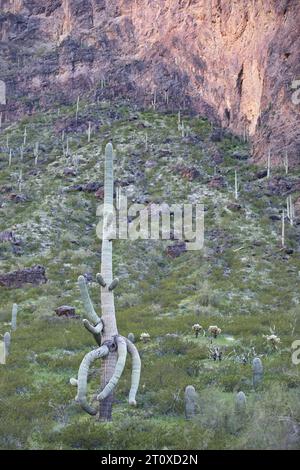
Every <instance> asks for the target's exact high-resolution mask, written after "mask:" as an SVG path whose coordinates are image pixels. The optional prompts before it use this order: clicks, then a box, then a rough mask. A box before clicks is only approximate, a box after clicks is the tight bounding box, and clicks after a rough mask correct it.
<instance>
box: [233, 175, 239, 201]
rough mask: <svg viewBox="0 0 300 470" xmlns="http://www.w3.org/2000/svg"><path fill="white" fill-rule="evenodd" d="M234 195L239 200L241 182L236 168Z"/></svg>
mask: <svg viewBox="0 0 300 470" xmlns="http://www.w3.org/2000/svg"><path fill="white" fill-rule="evenodd" d="M234 197H235V199H236V200H237V199H238V198H239V184H238V174H237V170H234Z"/></svg>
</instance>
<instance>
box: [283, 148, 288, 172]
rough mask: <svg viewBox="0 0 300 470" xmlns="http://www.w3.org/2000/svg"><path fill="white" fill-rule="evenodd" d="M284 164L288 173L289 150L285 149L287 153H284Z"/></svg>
mask: <svg viewBox="0 0 300 470" xmlns="http://www.w3.org/2000/svg"><path fill="white" fill-rule="evenodd" d="M283 165H284V169H285V174H286V175H287V174H288V172H289V157H288V153H287V150H286V151H285V154H284V159H283Z"/></svg>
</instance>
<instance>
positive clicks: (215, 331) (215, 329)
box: [208, 325, 222, 338]
mask: <svg viewBox="0 0 300 470" xmlns="http://www.w3.org/2000/svg"><path fill="white" fill-rule="evenodd" d="M208 332H209V333H210V334H211V336H212V337H213V338H217V337H218V336H219V334H221V332H222V330H221V328H219V327H218V326H217V325H211V326H210V327H209V328H208Z"/></svg>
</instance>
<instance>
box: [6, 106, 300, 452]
mask: <svg viewBox="0 0 300 470" xmlns="http://www.w3.org/2000/svg"><path fill="white" fill-rule="evenodd" d="M89 121H91V123H92V129H93V131H92V136H91V142H90V143H88V139H87V128H88V122H89ZM183 121H184V123H185V125H186V126H188V127H189V129H190V130H189V135H187V136H186V137H182V135H181V132H179V131H178V128H177V114H160V113H156V112H153V111H145V112H138V111H136V110H132V109H131V108H129V107H126V106H124V105H123V104H119V105H118V104H117V103H115V104H114V105H113V108H111V107H110V106H109V105H108V103H105V102H103V103H94V104H92V105H91V104H89V103H85V104H83V103H82V102H81V104H80V112H79V118H78V122H77V123H76V120H75V106H73V107H69V108H68V107H65V108H61V109H60V112H59V115H58V113H52V112H51V113H50V112H48V113H44V114H38V115H34V116H30V117H27V118H26V119H23V121H20V122H18V123H17V124H13V125H11V126H10V127H8V128H7V129H5V130H4V131H3V132H2V134H1V135H0V232H2V231H6V230H8V231H12V232H13V233H14V234H15V236H16V237H17V238H19V239H20V240H21V243H20V244H19V245H17V246H15V245H13V244H12V243H10V242H2V243H1V242H0V273H5V272H9V271H13V270H16V269H19V268H22V267H29V266H33V265H36V264H40V265H43V266H44V267H45V269H46V276H47V278H48V282H47V283H46V284H43V285H40V286H33V285H30V284H27V285H24V286H23V287H22V288H18V289H14V288H10V289H9V288H4V287H0V298H1V302H0V335H3V334H4V333H5V332H6V331H8V330H9V329H10V326H9V325H8V322H9V321H10V315H11V308H12V304H13V303H17V304H18V305H19V312H18V328H17V330H16V331H15V332H13V333H12V343H11V352H10V356H9V357H8V360H7V364H6V365H0V423H1V424H0V448H2V449H24V448H25V449H41V448H42V449H238V448H242V449H244V448H268V449H272V448H296V447H299V445H300V444H299V439H300V431H299V435H297V432H296V431H295V426H297V422H298V423H299V421H300V369H299V366H296V365H294V364H293V363H292V360H291V344H292V342H293V341H294V340H295V339H300V328H299V309H300V307H299V301H300V293H299V279H300V278H299V273H300V256H299V226H298V225H294V226H293V227H292V226H290V225H289V224H288V222H286V247H287V249H281V245H280V237H281V220H280V216H281V211H282V209H284V208H285V207H286V206H285V204H286V196H285V195H283V194H277V193H274V194H271V193H270V191H269V187H268V184H269V182H268V180H267V179H266V178H263V179H258V178H255V173H256V172H257V168H256V167H255V166H254V165H253V164H252V163H251V162H250V161H249V159H244V155H247V152H248V148H247V144H245V143H243V142H241V141H240V140H238V139H237V138H236V137H232V136H231V135H229V134H227V133H226V134H224V135H223V136H221V138H220V141H217V142H214V141H213V140H212V138H211V134H212V132H213V128H212V126H211V124H210V123H209V122H208V121H207V120H205V119H201V118H200V117H192V118H191V117H189V116H185V115H184V116H183ZM25 126H26V131H27V138H26V145H25V147H24V154H23V160H21V158H20V150H19V149H20V147H21V146H22V143H23V140H24V128H25ZM62 130H64V131H65V136H64V148H65V149H66V139H67V137H68V139H69V150H70V155H63V142H62ZM146 133H147V136H148V144H147V146H148V148H146V144H145V142H146ZM7 141H8V147H9V148H11V149H12V161H11V166H9V151H8V149H7V148H6V147H7ZM108 141H112V142H113V144H114V147H115V149H116V152H117V159H116V163H115V168H116V170H115V177H116V179H118V180H119V181H123V182H125V184H126V186H124V191H126V193H127V194H128V197H129V201H133V202H141V203H144V202H145V201H148V202H156V203H160V202H166V203H169V204H172V203H175V202H177V203H182V202H198V203H204V206H205V245H204V248H203V250H201V251H186V252H184V253H182V254H181V255H180V256H178V257H175V258H173V257H171V256H167V253H166V248H167V246H169V245H172V244H173V243H174V242H172V241H154V240H138V241H130V240H120V241H118V240H116V241H115V242H114V248H113V250H114V255H113V263H114V267H115V273H114V274H115V275H116V276H118V277H119V279H120V284H119V286H118V287H117V289H116V294H115V302H116V312H117V320H118V328H119V331H120V333H121V334H122V335H124V336H127V334H128V333H129V332H133V333H134V335H135V337H136V338H137V340H138V339H139V336H140V334H141V333H142V332H148V333H149V334H150V336H151V340H150V341H149V342H147V343H143V342H142V341H138V344H137V346H138V349H139V352H140V354H141V359H142V376H141V384H140V390H139V393H138V395H137V401H138V406H137V407H136V408H134V409H132V408H130V407H129V405H128V403H127V401H126V396H127V395H128V391H129V387H130V364H128V365H127V366H126V373H125V375H124V376H123V377H122V379H121V380H120V382H119V385H118V389H117V392H116V403H115V405H114V416H113V423H106V424H105V425H104V424H103V423H99V422H97V421H96V420H95V419H93V418H91V417H90V416H87V415H86V414H85V413H84V412H82V411H81V409H80V407H79V406H78V405H77V404H76V403H75V401H74V395H75V393H74V388H72V386H70V385H69V378H70V377H73V376H74V375H76V374H77V370H78V366H79V364H80V361H81V359H82V358H83V356H84V354H85V353H86V352H87V351H89V350H90V349H91V346H92V345H93V343H92V340H91V337H90V335H89V334H88V332H86V330H85V329H84V328H83V326H82V324H81V321H79V319H77V318H75V319H74V318H69V319H64V318H58V317H57V316H56V314H55V312H54V309H55V308H57V307H58V306H60V305H72V306H74V307H75V308H76V313H77V314H78V318H80V315H83V314H84V311H83V306H82V304H81V301H80V295H79V290H78V287H77V277H78V275H80V274H88V275H90V276H91V279H93V281H92V282H91V283H90V286H89V289H90V292H91V295H92V296H93V301H94V305H95V308H98V309H100V305H99V300H100V295H99V286H98V285H97V283H96V282H95V275H96V273H97V272H98V271H99V267H100V248H101V242H100V240H99V239H98V238H97V236H96V231H95V228H96V225H97V223H98V218H97V217H96V208H97V205H98V204H99V203H101V202H102V200H101V199H99V198H98V199H97V197H96V195H95V192H88V191H86V190H81V191H79V190H75V189H76V188H74V187H75V186H76V185H85V184H87V183H90V182H100V183H101V182H103V171H104V165H103V162H104V147H105V145H106V143H107V142H108ZM36 142H39V157H38V161H37V165H35V161H34V160H35V156H34V152H33V150H34V146H35V144H36ZM216 155H218V157H219V163H218V164H216V163H215V162H214V159H215V156H216ZM237 155H241V156H242V158H238V157H237ZM65 169H68V170H71V171H64V170H65ZM191 169H196V170H198V174H197V175H196V173H195V175H196V176H195V177H192V178H189V176H187V175H189V173H188V170H191ZM235 169H237V170H238V177H239V184H240V189H239V199H238V201H235V200H234V170H235ZM20 170H22V182H21V188H19V183H18V179H20ZM214 175H217V176H220V177H222V178H223V181H224V184H223V186H222V185H220V186H217V185H216V186H214V185H213V184H210V182H211V180H212V178H213V177H214ZM273 175H282V176H284V169H283V168H278V169H276V170H275V169H274V170H272V177H273ZM287 178H288V179H289V180H290V181H291V182H293V181H294V180H295V179H296V178H299V172H298V173H297V172H296V171H295V170H291V174H290V175H288V177H287ZM71 187H73V190H72V188H71ZM77 189H78V188H77ZM20 193H21V195H22V196H24V197H22V198H21V200H20V201H19V202H17V201H16V198H13V197H11V195H12V194H20ZM296 196H299V194H298V193H294V194H293V198H294V199H295V198H296ZM234 202H237V203H238V204H239V205H240V206H241V207H236V206H235V205H234V204H233V203H234ZM270 216H275V217H272V218H271V217H270ZM116 269H118V270H116ZM194 323H200V324H201V326H202V327H203V328H204V329H205V330H207V329H208V327H209V326H210V325H218V326H219V327H220V328H221V329H222V333H221V335H220V336H219V337H218V338H217V339H213V340H212V341H213V343H212V344H211V339H210V338H209V337H208V336H202V335H199V337H198V338H195V335H194V333H193V331H192V326H193V324H194ZM270 330H273V331H274V330H275V332H276V335H278V336H279V337H280V340H281V342H280V344H279V346H278V348H277V349H275V348H272V347H271V346H270V344H268V342H267V341H266V338H264V336H265V335H270ZM0 338H1V336H0ZM1 339H2V338H1ZM213 345H216V346H219V347H220V348H221V349H222V351H223V359H222V361H216V362H215V361H213V360H212V359H211V354H210V351H209V348H211V347H212V346H213ZM255 356H259V357H260V358H261V359H262V362H263V365H264V380H263V383H262V385H261V387H260V388H259V389H257V390H254V389H253V385H252V365H251V363H252V359H253V358H254V357H255ZM243 357H245V358H246V359H245V361H244V362H245V363H243V361H242V360H241V358H243ZM99 367H100V363H99ZM187 385H193V386H194V387H195V389H196V390H197V392H198V393H199V412H198V414H197V416H195V418H194V419H192V420H190V421H186V420H185V419H184V389H185V387H186V386H187ZM98 386H99V369H97V368H96V367H94V368H93V369H92V371H91V380H90V383H89V390H90V391H92V390H93V391H95V390H96V389H97V387H98ZM240 390H242V391H243V392H244V393H245V394H246V396H247V409H246V414H245V416H244V417H243V420H240V419H239V417H238V416H237V414H236V412H235V408H234V403H235V395H236V393H237V392H239V391H240ZM90 398H92V397H91V396H90ZM298 427H299V424H298ZM297 436H298V437H297Z"/></svg>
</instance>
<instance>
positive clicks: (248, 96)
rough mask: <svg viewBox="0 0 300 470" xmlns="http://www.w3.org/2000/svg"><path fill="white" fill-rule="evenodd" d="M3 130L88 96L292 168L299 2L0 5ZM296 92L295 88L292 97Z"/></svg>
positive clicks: (95, 0) (110, 0)
mask: <svg viewBox="0 0 300 470" xmlns="http://www.w3.org/2000/svg"><path fill="white" fill-rule="evenodd" d="M0 40H1V53H0V80H4V81H5V82H6V87H7V103H6V105H5V106H4V105H1V110H2V112H3V114H4V115H5V119H7V120H8V119H10V120H11V119H16V118H18V117H19V116H20V115H22V114H24V113H25V112H26V113H28V112H32V111H34V110H35V109H36V108H37V107H39V108H40V107H49V106H52V107H53V106H58V105H59V104H60V103H68V102H72V101H74V100H75V99H76V97H77V96H78V95H79V94H80V95H81V94H83V93H85V94H86V93H87V94H90V96H91V97H92V98H93V99H102V98H104V97H126V98H129V99H131V100H134V101H135V102H136V103H137V105H139V106H140V105H146V106H148V105H150V104H151V103H152V102H155V106H156V107H157V108H158V109H169V110H177V109H178V108H182V109H183V108H185V109H188V108H189V109H192V110H194V111H196V112H199V113H201V114H204V115H206V116H208V117H209V118H213V119H215V120H218V121H219V122H220V123H221V124H222V125H223V126H224V127H228V128H230V129H231V130H232V131H233V132H235V133H237V134H239V135H244V134H245V135H247V136H249V137H250V138H251V141H252V143H253V157H254V159H255V160H256V161H261V162H263V161H266V158H267V152H268V149H269V147H270V149H271V154H272V161H273V162H274V163H275V164H281V161H282V158H283V156H284V154H285V151H287V152H288V155H289V160H290V163H291V164H298V163H299V154H300V138H299V137H300V131H299V124H298V123H299V114H300V113H299V111H300V93H297V87H298V88H300V82H299V84H298V85H297V83H295V82H296V81H297V79H298V80H300V4H299V1H298V0H258V1H257V0H256V1H249V0H231V1H228V0H106V1H105V0H84V1H83V0H44V1H43V2H40V0H14V1H13V0H12V1H9V0H1V10H0ZM293 87H294V88H293Z"/></svg>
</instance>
